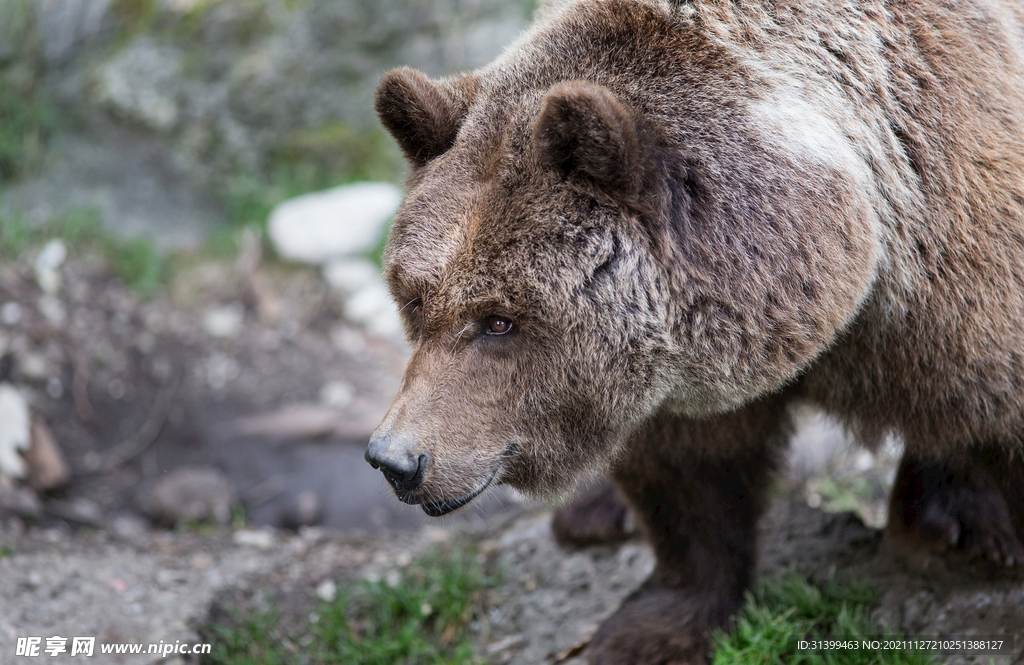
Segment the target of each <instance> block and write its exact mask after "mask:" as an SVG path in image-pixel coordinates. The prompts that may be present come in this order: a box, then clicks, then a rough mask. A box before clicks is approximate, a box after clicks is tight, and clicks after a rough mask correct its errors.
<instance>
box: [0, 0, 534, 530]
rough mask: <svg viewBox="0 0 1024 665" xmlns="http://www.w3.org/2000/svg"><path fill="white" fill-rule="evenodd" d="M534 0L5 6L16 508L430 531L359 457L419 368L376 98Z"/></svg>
mask: <svg viewBox="0 0 1024 665" xmlns="http://www.w3.org/2000/svg"><path fill="white" fill-rule="evenodd" d="M533 4H534V3H533V0H0V515H14V516H16V517H18V518H19V519H22V520H26V521H28V522H29V523H41V524H44V525H45V524H50V523H54V524H62V525H70V526H72V527H74V526H91V527H104V528H106V527H110V528H114V529H120V530H127V531H131V530H132V529H138V528H142V526H143V524H145V525H146V526H147V527H148V526H149V525H152V524H156V525H162V526H173V525H182V524H186V525H187V524H191V523H203V522H210V521H212V522H215V523H228V522H235V523H243V522H244V523H251V524H257V525H273V526H283V527H293V528H294V527H298V526H301V525H310V524H324V525H327V526H333V527H343V528H349V529H377V528H381V527H391V528H393V527H399V528H401V527H410V526H415V525H418V524H420V523H421V522H422V521H423V519H424V518H423V517H422V515H421V513H420V511H419V510H417V509H415V508H411V507H408V506H402V505H401V504H398V503H397V501H395V500H394V499H393V497H392V496H391V493H390V492H388V491H385V490H384V487H383V484H382V481H381V478H380V475H379V473H378V472H375V471H373V469H371V468H370V467H369V466H368V465H367V464H365V462H364V461H363V451H364V448H365V444H366V440H367V439H368V437H369V434H370V432H371V431H372V430H373V428H374V427H375V426H376V425H377V423H378V422H379V420H380V417H381V416H382V415H383V413H384V412H385V411H386V409H387V407H388V405H389V403H390V399H391V398H392V396H393V395H394V393H395V391H396V389H397V383H398V380H399V379H400V376H401V371H402V369H403V366H404V362H405V359H406V354H407V349H406V348H405V346H404V343H403V342H402V339H401V333H400V327H399V324H398V320H397V317H396V315H395V312H394V308H393V306H392V305H391V303H390V301H389V299H388V296H387V293H386V291H385V289H384V287H383V284H382V283H381V280H380V277H379V260H380V252H381V248H382V246H383V241H384V238H385V235H386V232H387V226H388V223H389V221H390V218H391V215H392V213H393V211H394V209H395V207H396V206H397V205H398V202H399V199H400V191H401V190H400V187H399V186H400V183H401V181H402V179H403V177H404V165H403V163H402V160H401V158H400V154H399V153H398V151H397V149H396V147H395V146H394V144H393V142H392V141H391V139H390V138H389V137H388V136H387V135H386V134H385V133H384V131H383V130H382V129H381V128H380V126H379V124H378V123H377V121H376V119H375V117H374V114H373V91H374V88H375V86H376V83H377V81H378V80H379V78H380V76H381V74H382V73H383V72H384V71H385V70H386V69H388V68H391V67H394V66H398V65H404V64H411V65H413V66H415V67H417V68H419V69H422V70H424V71H426V72H427V73H429V74H431V75H441V74H444V73H447V72H452V71H457V70H463V69H467V68H472V67H474V66H478V65H480V64H483V63H486V62H487V61H489V60H491V59H492V58H493V57H494V56H496V55H497V54H498V53H499V52H500V50H501V49H502V48H503V47H504V46H505V45H506V44H508V43H509V42H510V41H511V40H512V39H513V38H514V37H515V36H516V35H517V34H518V33H519V32H520V31H521V30H522V29H523V28H524V27H525V26H526V24H527V22H528V20H529V17H530V14H531V11H532V8H533ZM311 193H312V194H311ZM512 500H513V499H509V498H508V497H506V496H504V495H501V494H500V493H499V494H496V495H495V496H493V497H492V498H491V499H490V500H489V501H488V502H485V503H481V504H480V505H479V506H476V507H475V508H474V509H473V510H468V511H463V512H465V513H466V515H465V516H463V517H462V518H461V519H470V520H472V519H479V518H481V517H482V516H484V515H487V514H491V513H493V512H495V511H499V512H500V511H501V510H502V509H503V507H505V506H507V505H508V503H509V501H512Z"/></svg>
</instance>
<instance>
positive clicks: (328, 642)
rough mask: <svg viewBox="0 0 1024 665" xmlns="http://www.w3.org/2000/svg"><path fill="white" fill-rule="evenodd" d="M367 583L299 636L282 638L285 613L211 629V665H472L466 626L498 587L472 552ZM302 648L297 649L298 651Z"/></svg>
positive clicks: (319, 614)
mask: <svg viewBox="0 0 1024 665" xmlns="http://www.w3.org/2000/svg"><path fill="white" fill-rule="evenodd" d="M391 582H392V583H389V582H388V581H373V582H369V581H362V582H358V583H354V584H349V585H347V586H344V587H342V588H339V589H338V594H337V597H336V598H335V599H334V600H333V601H332V602H329V603H328V602H321V603H320V605H319V607H318V608H317V610H316V611H315V612H314V618H315V620H313V618H311V620H310V621H309V623H308V624H307V625H306V627H305V629H304V630H302V631H300V633H301V634H298V635H284V634H281V633H280V630H279V623H280V618H281V617H280V615H279V614H278V613H276V612H274V611H266V612H262V613H257V614H255V615H253V616H250V617H248V618H245V619H242V620H240V621H236V622H235V624H234V625H232V626H224V625H215V626H212V627H211V628H210V629H209V641H210V642H211V643H212V645H213V653H212V654H211V655H210V656H209V657H208V658H206V659H205V660H204V661H203V662H204V663H206V664H207V665H249V664H252V665H255V664H257V663H261V664H263V663H265V664H268V665H276V664H278V663H310V664H315V665H328V664H331V665H333V664H337V665H342V664H344V665H395V664H398V663H401V664H403V665H472V664H474V663H476V662H478V661H476V660H474V657H473V651H472V647H471V646H470V644H469V641H468V640H467V639H466V635H465V632H466V628H467V626H468V625H469V622H470V621H471V620H472V618H473V616H474V613H475V610H476V608H477V607H478V606H479V602H480V596H481V594H482V592H483V590H484V589H485V588H486V587H487V586H488V585H490V584H492V583H493V581H492V580H490V579H489V578H488V577H487V575H486V574H485V573H484V570H483V568H482V566H481V565H480V563H479V562H478V561H477V557H476V554H475V552H473V550H471V549H459V548H449V549H447V550H439V551H436V552H434V553H432V554H431V555H429V556H427V557H426V558H424V559H423V560H421V561H418V562H416V563H415V564H413V565H411V566H409V567H408V568H406V569H405V570H404V571H402V572H401V573H400V575H399V576H398V578H397V579H395V580H391ZM297 645H298V646H297Z"/></svg>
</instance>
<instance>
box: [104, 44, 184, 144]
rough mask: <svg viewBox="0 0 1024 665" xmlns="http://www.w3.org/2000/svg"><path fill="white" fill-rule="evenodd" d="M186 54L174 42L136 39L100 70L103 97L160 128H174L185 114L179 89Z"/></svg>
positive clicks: (114, 107)
mask: <svg viewBox="0 0 1024 665" xmlns="http://www.w3.org/2000/svg"><path fill="white" fill-rule="evenodd" d="M183 56H184V54H183V53H182V52H181V50H180V49H177V48H175V47H173V46H166V45H163V44H157V43H156V42H154V41H151V40H149V39H140V40H137V41H135V42H134V43H132V44H131V45H130V46H129V47H127V48H125V49H124V50H123V51H121V52H120V53H119V54H117V56H116V57H115V58H114V59H113V60H111V61H110V62H108V63H106V65H105V66H103V67H102V68H101V69H100V70H99V72H98V74H97V77H96V83H97V95H98V98H99V101H100V102H101V103H103V104H105V105H106V106H107V107H108V108H110V110H111V111H113V112H114V113H115V114H116V115H118V116H121V117H124V118H127V119H129V120H132V121H135V122H139V123H142V124H143V125H145V126H146V127H149V128H150V129H153V130H156V131H157V132H167V131H170V130H172V129H174V127H175V126H176V125H177V124H178V120H179V118H180V115H181V113H180V110H179V103H178V99H177V92H178V88H179V86H180V80H179V72H180V69H181V59H182V57H183Z"/></svg>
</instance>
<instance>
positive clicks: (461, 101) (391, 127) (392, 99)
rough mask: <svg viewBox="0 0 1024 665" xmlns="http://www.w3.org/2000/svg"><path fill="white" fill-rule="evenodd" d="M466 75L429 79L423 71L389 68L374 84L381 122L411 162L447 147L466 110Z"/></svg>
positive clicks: (422, 161)
mask: <svg viewBox="0 0 1024 665" xmlns="http://www.w3.org/2000/svg"><path fill="white" fill-rule="evenodd" d="M473 83H474V81H473V80H472V79H471V78H470V77H463V78H462V79H452V80H447V81H431V80H430V79H429V78H427V76H426V74H424V73H423V72H419V71H416V70H415V69H410V68H409V67H401V68H399V69H392V70H391V71H389V72H388V73H386V74H385V75H384V78H383V79H381V82H380V85H379V86H377V99H376V109H377V115H378V116H379V117H380V121H381V123H382V124H383V125H384V127H385V128H386V129H387V130H388V131H389V132H391V135H392V136H394V137H395V140H396V141H398V146H399V147H400V148H401V149H402V152H404V153H405V156H406V157H407V158H408V159H409V161H410V162H412V164H413V165H414V166H422V165H424V164H426V163H427V162H429V161H430V160H432V159H434V158H435V157H438V156H440V155H442V154H444V153H445V152H447V151H448V149H449V148H451V147H452V144H453V143H455V136H456V134H458V133H459V127H461V126H462V121H463V120H464V119H465V117H466V113H467V111H468V110H469V102H470V94H471V92H472V89H473Z"/></svg>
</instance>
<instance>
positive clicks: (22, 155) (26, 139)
mask: <svg viewBox="0 0 1024 665" xmlns="http://www.w3.org/2000/svg"><path fill="white" fill-rule="evenodd" d="M54 124H55V115H54V111H53V108H52V107H51V106H50V105H49V104H48V103H47V101H46V99H45V97H44V96H43V95H42V94H41V93H40V92H39V91H38V90H37V89H36V87H35V86H34V85H33V84H32V81H31V80H27V81H22V82H21V83H14V82H12V81H10V80H9V79H8V77H5V76H0V184H2V183H4V182H7V181H11V180H14V179H16V178H18V177H20V176H23V175H25V174H26V173H30V172H31V171H32V170H34V169H35V168H36V167H38V165H39V162H40V160H41V159H42V155H43V149H44V148H45V146H46V142H47V141H48V140H49V138H50V135H51V134H52V132H53V129H54Z"/></svg>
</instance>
